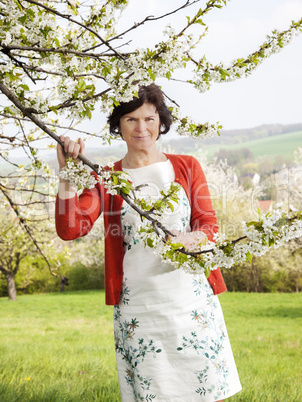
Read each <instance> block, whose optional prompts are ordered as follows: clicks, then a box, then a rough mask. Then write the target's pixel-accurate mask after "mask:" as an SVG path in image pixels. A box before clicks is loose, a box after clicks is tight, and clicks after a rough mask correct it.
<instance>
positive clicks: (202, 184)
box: [191, 159, 227, 295]
mask: <svg viewBox="0 0 302 402" xmlns="http://www.w3.org/2000/svg"><path fill="white" fill-rule="evenodd" d="M192 172H193V174H192V185H191V188H192V190H191V207H192V214H191V229H192V231H194V230H202V231H203V232H204V233H205V234H206V235H207V237H208V239H209V240H211V241H213V236H214V234H215V233H217V232H218V225H217V219H216V215H215V211H214V210H213V206H212V201H211V196H210V192H209V188H208V184H207V181H206V178H205V175H204V172H203V170H202V168H201V166H200V164H199V162H198V161H197V160H196V159H194V165H193V169H192ZM208 281H209V283H210V285H211V286H212V288H213V291H214V294H215V295H216V294H219V293H222V292H225V291H226V290H227V288H226V285H225V283H224V280H223V277H222V274H221V271H220V269H219V268H217V269H215V270H213V271H211V274H210V276H209V277H208Z"/></svg>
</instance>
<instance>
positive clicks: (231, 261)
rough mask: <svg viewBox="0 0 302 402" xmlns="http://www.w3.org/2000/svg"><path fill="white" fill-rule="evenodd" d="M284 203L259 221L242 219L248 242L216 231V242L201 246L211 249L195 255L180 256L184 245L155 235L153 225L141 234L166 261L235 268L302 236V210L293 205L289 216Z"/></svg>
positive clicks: (195, 267)
mask: <svg viewBox="0 0 302 402" xmlns="http://www.w3.org/2000/svg"><path fill="white" fill-rule="evenodd" d="M281 208H282V205H276V207H275V209H274V210H273V211H272V212H270V213H267V214H266V215H263V214H262V215H261V217H260V218H259V221H258V222H250V223H246V222H243V229H244V234H245V236H246V239H245V243H244V244H242V243H239V242H232V241H227V240H225V236H224V235H223V234H216V236H215V237H214V241H215V243H214V242H210V241H208V242H207V244H205V245H201V247H200V248H199V251H204V250H211V251H210V252H207V253H203V254H199V255H198V256H193V255H185V254H182V255H181V251H179V249H180V248H182V247H183V246H184V245H183V244H180V245H179V244H177V245H175V244H173V243H172V242H169V241H168V242H166V243H164V242H163V241H162V239H161V238H160V237H158V236H156V234H155V232H154V230H153V228H152V226H151V225H150V224H147V225H145V226H144V228H143V229H142V228H140V230H139V231H138V236H139V237H140V238H141V239H142V240H143V242H144V244H145V245H146V246H149V247H152V249H153V251H154V253H155V254H156V255H157V256H159V257H160V258H161V259H162V260H163V261H164V262H166V263H170V264H172V265H174V266H175V267H177V268H182V269H184V270H185V271H187V272H190V273H201V272H209V270H215V269H217V268H218V267H224V268H232V267H233V266H234V265H235V264H238V263H240V262H244V261H246V260H247V259H250V258H251V257H252V256H261V255H263V254H265V253H266V252H267V251H268V250H269V248H270V247H272V246H273V247H274V248H278V247H280V246H281V245H283V244H284V243H286V242H288V241H290V240H292V239H295V238H298V237H301V236H302V213H301V212H297V211H296V210H295V208H293V207H291V210H290V212H289V214H288V215H286V214H285V212H283V211H282V209H281Z"/></svg>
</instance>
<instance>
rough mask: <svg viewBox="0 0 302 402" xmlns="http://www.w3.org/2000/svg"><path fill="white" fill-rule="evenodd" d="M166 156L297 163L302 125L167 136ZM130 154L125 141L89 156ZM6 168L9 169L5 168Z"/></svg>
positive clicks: (97, 159) (97, 158)
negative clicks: (242, 152) (230, 155)
mask: <svg viewBox="0 0 302 402" xmlns="http://www.w3.org/2000/svg"><path fill="white" fill-rule="evenodd" d="M161 144H162V146H163V148H164V149H165V152H169V149H171V151H172V152H173V153H179V154H191V155H194V154H195V153H197V152H198V151H199V150H200V149H203V150H204V151H206V152H207V155H208V158H211V156H212V155H213V154H214V153H215V152H217V151H218V150H219V149H233V150H235V149H240V148H248V149H250V150H251V151H252V152H253V154H254V156H255V157H256V158H257V157H261V156H268V157H270V158H272V159H275V158H276V156H278V155H282V156H283V157H284V158H285V159H288V160H291V161H292V160H293V151H294V150H295V149H297V148H298V146H302V123H297V124H288V125H281V124H264V125H262V126H258V127H254V128H247V129H237V130H222V132H221V135H220V136H218V135H215V136H214V137H212V138H208V139H206V140H198V139H193V138H190V137H179V138H176V139H171V140H169V134H167V135H166V136H165V137H164V138H163V141H161ZM125 153H126V146H125V143H124V142H123V141H121V142H120V144H119V145H117V144H115V145H114V146H104V145H103V146H100V147H99V148H97V149H96V148H90V147H88V148H87V149H86V155H87V156H88V157H89V158H90V159H91V160H92V161H94V162H96V163H99V164H104V163H105V162H106V161H108V159H112V160H113V161H115V160H118V159H121V158H122V157H123V155H125ZM43 158H44V159H45V160H46V161H47V162H48V163H49V164H50V166H52V167H55V166H57V164H56V160H55V154H54V153H51V156H50V157H45V156H44V157H43ZM15 162H17V163H18V164H21V163H28V159H24V158H19V159H18V160H16V159H15ZM0 165H1V169H2V173H7V172H6V170H7V169H9V170H10V171H11V169H12V168H11V167H9V166H7V164H5V163H4V162H2V161H1V160H0ZM5 165H6V166H5Z"/></svg>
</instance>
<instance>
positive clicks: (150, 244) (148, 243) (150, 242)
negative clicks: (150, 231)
mask: <svg viewBox="0 0 302 402" xmlns="http://www.w3.org/2000/svg"><path fill="white" fill-rule="evenodd" d="M147 245H148V246H149V247H151V248H152V247H154V244H153V240H152V239H150V237H148V239H147Z"/></svg>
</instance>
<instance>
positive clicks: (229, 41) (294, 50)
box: [48, 0, 302, 152]
mask: <svg viewBox="0 0 302 402" xmlns="http://www.w3.org/2000/svg"><path fill="white" fill-rule="evenodd" d="M184 3H185V0H165V1H163V0H130V2H129V6H128V7H127V8H126V10H125V11H124V13H123V16H122V18H121V20H120V22H119V31H120V32H121V31H123V30H124V29H126V28H129V27H130V26H131V25H132V23H133V22H138V21H141V20H142V19H143V18H144V17H146V16H147V15H154V16H159V15H162V14H164V13H165V12H168V11H170V10H172V9H174V8H175V7H177V6H181V5H183V4H184ZM205 3H206V1H205V0H203V1H200V2H198V3H197V4H195V5H194V6H193V7H190V8H187V9H186V10H182V11H181V12H180V13H177V14H175V15H174V16H170V17H168V18H165V19H162V20H160V21H157V22H150V23H148V24H145V25H143V26H142V27H140V28H139V29H137V30H134V31H132V32H133V34H132V40H133V41H132V43H130V44H129V46H128V47H124V48H123V50H124V51H128V50H129V51H130V50H132V49H133V46H138V47H141V48H145V47H148V46H149V47H151V48H152V47H153V45H154V44H155V43H157V42H159V41H161V40H162V39H163V35H162V31H163V29H164V28H165V26H166V25H167V24H168V23H171V24H172V26H174V27H175V28H176V30H177V28H182V27H183V26H184V23H185V22H186V18H185V17H186V15H193V12H194V10H195V11H197V10H198V9H199V8H200V7H202V8H203V7H204V6H205ZM301 17H302V0H230V1H229V2H228V3H227V6H225V7H223V8H222V9H215V10H213V11H211V12H209V13H208V14H207V15H206V17H204V22H205V23H206V24H207V25H208V27H209V30H208V34H207V35H206V36H205V37H204V38H203V40H202V42H201V44H200V45H199V48H198V52H197V53H196V57H202V56H203V55H205V56H206V57H207V59H208V60H209V61H210V62H212V63H218V62H220V61H222V62H224V63H226V64H227V65H228V64H229V63H230V62H231V61H232V60H234V59H235V58H239V57H245V56H247V55H248V54H250V53H252V52H254V51H255V50H257V49H258V48H259V46H260V45H261V44H262V43H263V42H264V41H265V39H266V35H267V34H270V33H271V32H272V30H274V29H278V30H283V29H287V28H288V27H289V25H290V23H291V21H292V20H298V19H300V18H301ZM196 29H199V30H200V29H202V27H201V26H199V25H198V26H196ZM196 33H197V34H198V33H200V31H196ZM182 78H184V79H187V78H190V77H189V76H188V73H184V72H182ZM156 82H157V83H158V84H160V85H162V88H163V90H164V91H165V92H166V93H167V95H168V96H169V97H170V98H172V99H175V100H177V102H178V103H179V104H180V107H181V111H182V113H183V115H188V116H191V117H193V118H194V119H195V120H196V121H198V122H199V123H205V122H207V121H209V122H210V123H215V122H217V121H219V122H220V123H221V124H222V126H223V128H224V129H226V130H231V129H240V128H251V127H256V126H259V125H262V124H293V123H301V122H302V107H301V103H302V102H301V94H302V34H301V35H300V36H297V37H295V38H294V39H293V40H292V42H291V43H290V44H289V45H288V46H286V47H285V48H284V49H283V50H282V51H281V52H279V53H277V54H275V55H273V56H271V57H270V58H269V59H267V60H265V61H264V62H263V63H262V64H261V65H260V66H259V67H258V68H257V69H256V70H255V71H254V72H253V74H252V75H251V76H249V77H247V78H242V79H239V80H236V81H234V82H231V83H221V84H213V85H212V87H211V89H210V90H209V91H208V92H205V93H203V94H201V93H199V92H198V91H197V90H196V89H194V88H193V87H191V86H189V85H187V84H182V83H178V82H175V81H169V82H168V81H167V80H158V81H156ZM105 121H106V116H105V115H100V114H98V112H94V114H93V119H92V120H91V121H87V120H85V121H84V122H83V123H82V124H81V126H80V127H79V128H83V129H85V130H86V129H89V130H90V131H91V132H99V130H100V127H102V126H104V124H105ZM75 135H76V134H75ZM75 135H74V136H75ZM71 136H72V137H73V135H71ZM175 136H176V134H173V130H172V133H169V136H166V140H169V139H171V137H175ZM119 144H121V142H120V141H113V145H119ZM301 144H302V139H301ZM95 146H101V143H100V140H99V139H91V138H90V139H89V140H88V141H87V143H86V147H87V148H88V147H95ZM48 152H49V151H48Z"/></svg>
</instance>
